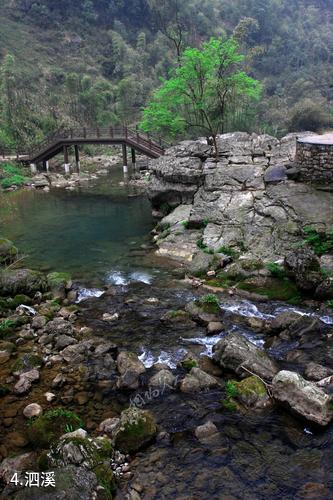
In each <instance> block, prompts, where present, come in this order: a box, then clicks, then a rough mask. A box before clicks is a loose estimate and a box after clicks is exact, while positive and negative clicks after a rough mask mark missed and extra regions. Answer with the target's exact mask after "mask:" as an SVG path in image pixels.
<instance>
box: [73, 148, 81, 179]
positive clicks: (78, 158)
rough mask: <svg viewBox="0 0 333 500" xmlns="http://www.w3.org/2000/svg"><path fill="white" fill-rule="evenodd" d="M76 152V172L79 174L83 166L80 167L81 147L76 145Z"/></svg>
mask: <svg viewBox="0 0 333 500" xmlns="http://www.w3.org/2000/svg"><path fill="white" fill-rule="evenodd" d="M74 150H75V166H76V171H77V173H78V174H79V173H80V170H81V165H80V152H79V146H78V145H77V144H75V146H74Z"/></svg>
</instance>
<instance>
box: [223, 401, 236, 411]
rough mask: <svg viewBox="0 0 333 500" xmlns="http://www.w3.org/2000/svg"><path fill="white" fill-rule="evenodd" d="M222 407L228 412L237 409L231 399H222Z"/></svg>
mask: <svg viewBox="0 0 333 500" xmlns="http://www.w3.org/2000/svg"><path fill="white" fill-rule="evenodd" d="M221 403H222V406H223V407H224V408H225V409H226V410H228V411H236V410H237V409H238V406H237V403H236V402H235V401H234V400H233V399H232V398H230V399H223V400H222V401H221Z"/></svg>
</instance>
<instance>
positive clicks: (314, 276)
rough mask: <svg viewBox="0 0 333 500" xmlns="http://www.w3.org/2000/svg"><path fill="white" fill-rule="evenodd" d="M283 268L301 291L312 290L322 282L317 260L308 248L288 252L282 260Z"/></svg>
mask: <svg viewBox="0 0 333 500" xmlns="http://www.w3.org/2000/svg"><path fill="white" fill-rule="evenodd" d="M284 266H285V269H286V272H287V274H288V276H290V277H292V278H293V279H294V280H295V281H296V284H297V286H298V287H299V288H300V289H301V290H304V291H310V290H314V289H315V288H316V287H317V286H318V285H319V283H320V282H321V281H322V275H321V274H320V272H319V271H320V262H319V259H318V257H317V256H316V255H315V254H314V252H313V251H312V250H311V249H309V248H300V249H297V250H294V251H292V252H290V253H289V254H288V255H287V256H286V257H285V259H284Z"/></svg>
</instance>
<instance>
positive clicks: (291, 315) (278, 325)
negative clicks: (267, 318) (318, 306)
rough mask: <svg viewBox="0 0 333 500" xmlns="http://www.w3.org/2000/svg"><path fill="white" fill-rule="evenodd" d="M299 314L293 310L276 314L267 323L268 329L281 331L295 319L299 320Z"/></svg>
mask: <svg viewBox="0 0 333 500" xmlns="http://www.w3.org/2000/svg"><path fill="white" fill-rule="evenodd" d="M299 318H300V315H299V314H298V313H296V312H294V311H285V312H283V313H281V314H278V315H277V316H276V317H275V318H274V319H273V320H272V321H271V322H270V325H269V329H270V330H271V331H273V332H281V331H282V330H285V329H286V328H288V327H289V326H290V325H291V324H293V323H294V322H295V321H297V320H299Z"/></svg>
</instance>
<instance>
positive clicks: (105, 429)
mask: <svg viewBox="0 0 333 500" xmlns="http://www.w3.org/2000/svg"><path fill="white" fill-rule="evenodd" d="M119 422H120V418H118V417H113V418H107V419H105V420H103V422H101V423H100V424H99V426H98V432H100V433H101V434H106V435H107V436H109V437H110V438H112V437H113V434H114V431H115V430H116V429H117V427H118V425H119Z"/></svg>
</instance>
